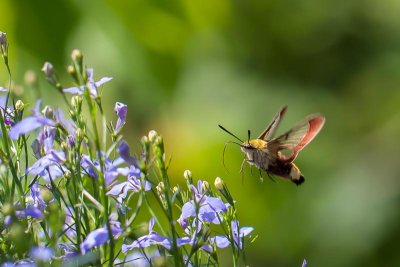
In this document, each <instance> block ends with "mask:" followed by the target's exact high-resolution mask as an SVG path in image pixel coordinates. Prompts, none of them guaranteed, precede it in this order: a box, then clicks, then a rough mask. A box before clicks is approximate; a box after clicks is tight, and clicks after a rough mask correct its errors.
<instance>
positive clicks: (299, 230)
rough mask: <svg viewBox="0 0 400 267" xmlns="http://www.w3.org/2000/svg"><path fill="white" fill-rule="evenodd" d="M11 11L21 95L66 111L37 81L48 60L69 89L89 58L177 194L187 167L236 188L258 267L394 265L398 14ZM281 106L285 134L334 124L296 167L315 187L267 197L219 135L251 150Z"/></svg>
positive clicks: (355, 9) (205, 6)
mask: <svg viewBox="0 0 400 267" xmlns="http://www.w3.org/2000/svg"><path fill="white" fill-rule="evenodd" d="M0 10H1V16H0V30H1V31H3V32H7V36H8V38H9V43H10V65H11V68H12V71H13V80H14V82H15V87H16V88H19V85H22V84H23V81H24V73H25V71H26V70H27V69H33V70H35V71H37V72H38V76H40V79H39V84H40V89H41V92H42V94H43V95H44V101H45V103H51V104H55V103H57V102H55V101H58V102H59V103H60V104H62V99H61V98H60V96H59V95H58V94H56V93H55V92H54V90H53V89H52V88H50V86H48V85H47V83H46V81H45V80H44V78H43V77H42V75H41V73H40V68H41V67H42V64H43V62H44V61H46V60H47V61H50V62H52V63H53V64H54V66H55V67H56V69H57V70H58V74H59V75H60V77H61V80H62V81H63V82H64V84H65V86H71V85H72V83H71V80H70V79H69V78H68V77H67V76H66V75H65V66H66V65H67V64H69V62H70V57H69V55H70V51H71V50H72V49H74V48H79V49H81V50H82V52H83V53H84V55H85V58H86V63H87V64H88V65H89V66H92V67H94V68H95V76H96V78H100V77H103V76H112V77H114V80H113V81H112V82H111V83H110V84H107V85H106V86H105V87H104V99H105V101H106V103H105V107H106V109H107V112H108V114H109V116H110V118H113V119H114V115H113V107H114V102H115V101H122V102H125V103H127V104H128V105H129V113H128V123H127V125H126V126H125V130H124V135H125V137H126V138H127V139H128V140H129V142H130V143H131V146H132V147H134V148H139V142H138V140H139V138H140V136H142V135H145V134H147V132H148V131H149V130H150V129H156V130H157V131H158V132H160V133H162V134H163V135H164V137H165V140H166V146H167V153H168V155H172V164H171V170H170V174H171V177H173V179H174V182H180V183H182V182H183V175H182V174H183V171H184V170H185V169H190V170H192V173H193V175H194V176H195V178H196V179H204V180H208V181H209V182H210V183H213V181H214V179H215V177H217V176H220V177H222V178H223V179H224V180H225V182H226V183H227V184H228V186H229V188H230V190H231V193H232V194H233V195H234V196H235V198H236V200H237V203H238V208H239V212H240V214H239V217H240V218H241V224H242V225H251V226H254V227H255V232H256V233H257V234H258V235H259V237H258V239H257V240H256V241H255V243H254V244H253V245H251V246H250V247H249V248H248V250H247V259H248V261H249V265H250V266H278V267H280V266H300V265H301V262H302V260H303V258H306V259H307V260H308V262H309V266H310V267H311V266H324V267H330V266H341V267H345V266H399V264H400V254H399V253H398V251H399V250H400V243H399V241H400V208H399V203H400V177H399V176H400V162H399V155H400V146H399V142H398V139H396V138H399V137H400V108H399V105H400V90H399V89H400V34H399V33H400V16H399V10H400V2H399V1H396V0H382V1H372V0H365V1H359V0H351V1H334V0H325V1H317V0H298V1H286V0H267V1H259V0H258V1H256V0H247V1H244V0H217V1H216V0H179V1H178V0H176V1H161V0H154V1H149V0H132V1H115V0H113V1H111V0H109V1H93V0H92V1H79V0H74V1H51V0H42V1H23V0H6V1H1V2H0ZM0 82H1V85H4V84H6V82H7V76H6V70H5V68H4V66H3V65H1V67H0ZM25 94H27V95H30V94H31V95H34V94H33V93H32V92H29V90H28V88H27V87H25ZM55 99H57V100H55ZM285 104H287V105H288V106H289V109H288V112H287V114H286V117H285V120H284V121H283V123H282V125H281V128H280V131H281V132H282V131H284V130H287V129H288V128H289V127H290V126H292V124H294V123H296V122H297V121H298V120H300V119H302V118H303V117H305V116H306V115H308V114H310V113H314V112H319V113H322V114H324V115H325V116H326V119H327V121H326V125H325V127H324V129H323V130H322V132H321V133H320V135H319V136H318V137H317V138H316V139H315V140H314V141H313V142H312V143H311V144H310V145H309V147H307V148H306V149H304V151H302V152H301V154H300V156H299V157H298V159H297V160H296V163H297V164H298V165H299V167H300V168H301V170H302V172H303V173H304V175H305V177H306V182H305V183H304V185H302V186H301V187H296V186H294V185H293V184H291V183H290V182H286V181H283V180H279V181H278V183H272V182H271V181H270V180H269V179H267V178H266V179H265V181H264V182H263V183H261V182H260V180H259V178H258V175H254V176H251V175H250V172H249V169H248V168H246V173H245V177H244V182H243V183H242V181H241V178H240V174H239V168H240V163H241V160H242V153H241V152H240V151H239V148H238V147H236V146H232V147H228V149H227V152H226V154H225V161H226V164H227V166H228V169H229V173H227V172H226V171H225V169H224V168H223V166H222V150H223V146H224V143H225V142H226V141H228V140H232V138H231V137H230V136H228V135H227V134H226V133H224V132H222V131H221V130H220V129H219V128H218V127H217V124H222V125H224V126H225V127H226V128H228V129H229V130H231V131H232V132H234V133H236V134H237V135H239V136H240V137H242V138H246V133H247V129H251V130H252V133H253V136H254V137H255V136H257V135H258V134H259V133H260V132H261V131H262V130H263V129H264V127H265V126H266V125H267V124H268V123H269V122H270V120H271V118H272V117H273V115H274V114H275V113H276V112H277V111H278V110H279V108H280V107H281V106H283V105H285ZM229 260H230V259H229V258H228V259H227V262H229Z"/></svg>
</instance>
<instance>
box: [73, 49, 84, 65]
mask: <svg viewBox="0 0 400 267" xmlns="http://www.w3.org/2000/svg"><path fill="white" fill-rule="evenodd" d="M71 58H72V60H73V61H76V62H82V59H83V54H82V52H81V51H80V50H79V49H74V50H72V53H71Z"/></svg>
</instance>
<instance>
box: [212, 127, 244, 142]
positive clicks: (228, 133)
mask: <svg viewBox="0 0 400 267" xmlns="http://www.w3.org/2000/svg"><path fill="white" fill-rule="evenodd" d="M218 126H219V128H221V129H222V130H224V131H225V132H227V133H228V134H230V135H232V136H233V137H235V138H236V139H237V140H239V141H240V142H241V143H243V141H242V139H240V138H239V137H237V136H236V135H234V134H233V133H231V132H230V131H228V130H227V129H225V128H224V127H223V126H222V125H220V124H218Z"/></svg>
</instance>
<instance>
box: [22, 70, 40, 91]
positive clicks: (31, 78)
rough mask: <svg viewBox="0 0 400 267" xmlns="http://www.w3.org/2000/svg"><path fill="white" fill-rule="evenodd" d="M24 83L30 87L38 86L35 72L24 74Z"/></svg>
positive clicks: (28, 71)
mask: <svg viewBox="0 0 400 267" xmlns="http://www.w3.org/2000/svg"><path fill="white" fill-rule="evenodd" d="M24 81H25V83H26V84H27V85H29V86H33V87H35V86H37V82H38V81H37V76H36V73H35V72H34V71H33V70H27V71H26V72H25V74H24Z"/></svg>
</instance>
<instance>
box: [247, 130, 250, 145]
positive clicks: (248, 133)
mask: <svg viewBox="0 0 400 267" xmlns="http://www.w3.org/2000/svg"><path fill="white" fill-rule="evenodd" d="M247 143H249V144H250V129H248V130H247Z"/></svg>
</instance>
